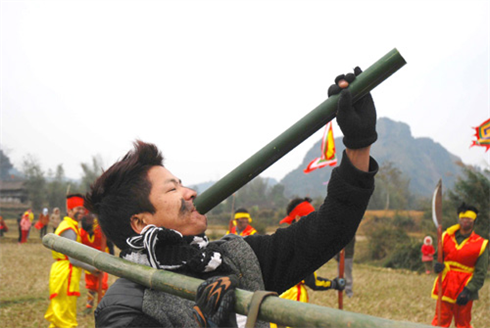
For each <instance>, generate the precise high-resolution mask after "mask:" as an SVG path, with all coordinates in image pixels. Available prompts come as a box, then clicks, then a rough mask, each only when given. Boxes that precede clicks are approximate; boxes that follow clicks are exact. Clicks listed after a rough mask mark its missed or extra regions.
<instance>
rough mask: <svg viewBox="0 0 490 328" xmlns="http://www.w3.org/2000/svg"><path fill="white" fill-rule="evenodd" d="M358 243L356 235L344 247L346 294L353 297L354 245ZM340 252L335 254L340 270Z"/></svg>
mask: <svg viewBox="0 0 490 328" xmlns="http://www.w3.org/2000/svg"><path fill="white" fill-rule="evenodd" d="M355 245H356V236H355V235H354V238H352V240H351V241H350V242H349V243H348V244H347V246H345V248H344V278H345V294H346V295H347V297H349V298H351V297H352V295H354V287H353V286H354V278H353V276H352V268H353V266H354V247H355ZM339 259H340V253H339V254H337V255H335V260H336V261H337V268H338V269H339V270H340V261H339Z"/></svg>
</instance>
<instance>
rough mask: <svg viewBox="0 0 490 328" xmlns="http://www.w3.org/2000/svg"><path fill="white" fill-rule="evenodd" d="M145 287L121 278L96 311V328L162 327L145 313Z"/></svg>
mask: <svg viewBox="0 0 490 328" xmlns="http://www.w3.org/2000/svg"><path fill="white" fill-rule="evenodd" d="M144 291H145V287H143V286H141V285H139V284H136V283H134V282H132V281H130V280H127V279H124V278H120V279H118V280H117V281H116V282H115V283H114V284H112V286H111V287H110V288H109V290H108V291H107V293H106V294H105V295H104V297H103V298H102V301H101V302H100V304H99V305H98V306H97V309H96V310H95V313H94V314H95V326H96V327H100V328H103V327H104V328H105V327H122V328H126V327H128V328H129V327H162V325H161V324H160V323H159V322H158V321H156V320H155V319H153V318H152V317H150V316H148V315H145V314H144V313H143V309H142V307H143V305H142V304H143V296H144Z"/></svg>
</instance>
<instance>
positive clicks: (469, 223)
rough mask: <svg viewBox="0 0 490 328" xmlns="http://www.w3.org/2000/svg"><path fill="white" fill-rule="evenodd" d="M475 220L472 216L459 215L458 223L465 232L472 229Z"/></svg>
mask: <svg viewBox="0 0 490 328" xmlns="http://www.w3.org/2000/svg"><path fill="white" fill-rule="evenodd" d="M474 224H475V221H474V220H473V219H472V218H467V217H461V218H459V225H460V226H461V230H462V231H465V232H470V231H472V230H473V225H474Z"/></svg>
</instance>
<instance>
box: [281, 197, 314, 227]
mask: <svg viewBox="0 0 490 328" xmlns="http://www.w3.org/2000/svg"><path fill="white" fill-rule="evenodd" d="M314 211H315V208H314V207H313V205H311V203H310V202H308V201H304V202H302V203H299V204H298V205H296V207H295V208H294V209H293V210H292V211H291V213H289V215H288V216H286V217H285V218H284V219H282V220H281V221H280V222H279V224H283V223H288V224H291V223H292V222H293V221H294V219H295V218H296V216H299V217H302V216H306V215H308V214H310V213H311V212H314Z"/></svg>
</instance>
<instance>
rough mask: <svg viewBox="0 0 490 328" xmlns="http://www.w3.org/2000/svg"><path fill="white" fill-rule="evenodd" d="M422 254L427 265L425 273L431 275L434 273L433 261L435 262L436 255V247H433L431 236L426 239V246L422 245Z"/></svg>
mask: <svg viewBox="0 0 490 328" xmlns="http://www.w3.org/2000/svg"><path fill="white" fill-rule="evenodd" d="M421 252H422V262H424V265H425V273H426V274H430V273H431V272H432V261H433V260H434V254H435V253H436V250H435V249H434V246H432V237H431V236H426V237H425V238H424V244H423V245H422V248H421Z"/></svg>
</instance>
